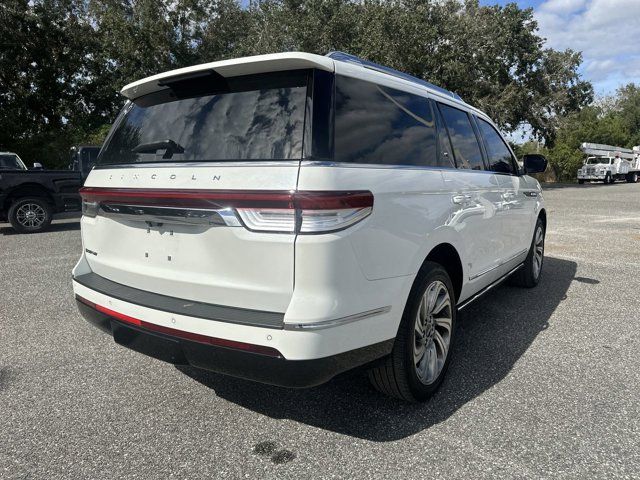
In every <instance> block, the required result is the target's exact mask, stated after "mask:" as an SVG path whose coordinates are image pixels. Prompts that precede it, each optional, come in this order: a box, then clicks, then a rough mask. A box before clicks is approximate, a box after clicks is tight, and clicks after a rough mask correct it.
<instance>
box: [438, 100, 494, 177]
mask: <svg viewBox="0 0 640 480" xmlns="http://www.w3.org/2000/svg"><path fill="white" fill-rule="evenodd" d="M438 105H439V107H440V111H441V112H442V117H443V118H444V122H445V124H446V125H447V130H448V131H449V137H450V138H451V143H452V145H453V153H454V155H455V160H456V165H457V166H458V168H465V169H471V170H484V164H483V163H482V151H481V150H480V144H479V143H478V137H476V133H475V131H474V130H473V127H472V126H471V120H470V119H469V115H468V114H467V113H466V112H463V111H462V110H459V109H457V108H454V107H450V106H448V105H443V104H441V103H440V104H438Z"/></svg>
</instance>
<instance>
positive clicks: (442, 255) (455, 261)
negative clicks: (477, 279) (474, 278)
mask: <svg viewBox="0 0 640 480" xmlns="http://www.w3.org/2000/svg"><path fill="white" fill-rule="evenodd" d="M427 262H434V263H437V264H438V265H441V266H442V268H444V269H445V270H446V271H447V274H449V278H451V283H452V284H453V289H454V293H455V296H456V301H457V300H458V299H460V293H461V292H462V283H463V282H462V280H463V278H464V277H463V269H462V260H461V259H460V254H459V253H458V251H457V250H456V248H455V247H454V246H453V245H451V244H450V243H440V244H438V245H436V246H435V247H433V248H432V249H431V251H430V252H429V254H428V255H427V257H426V258H425V259H424V262H422V266H421V267H420V270H421V271H422V269H423V268H425V266H426V264H427Z"/></svg>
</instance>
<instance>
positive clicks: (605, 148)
mask: <svg viewBox="0 0 640 480" xmlns="http://www.w3.org/2000/svg"><path fill="white" fill-rule="evenodd" d="M580 150H581V151H582V152H583V153H584V154H586V155H587V158H586V159H585V161H584V164H583V166H582V168H580V169H579V170H578V183H580V184H583V183H584V182H585V181H594V180H595V181H602V182H604V183H605V184H609V183H613V182H615V181H616V180H626V181H627V182H629V183H636V182H637V181H638V175H639V174H640V147H634V148H633V150H632V149H630V148H622V147H614V146H612V145H602V144H599V143H583V144H582V145H580Z"/></svg>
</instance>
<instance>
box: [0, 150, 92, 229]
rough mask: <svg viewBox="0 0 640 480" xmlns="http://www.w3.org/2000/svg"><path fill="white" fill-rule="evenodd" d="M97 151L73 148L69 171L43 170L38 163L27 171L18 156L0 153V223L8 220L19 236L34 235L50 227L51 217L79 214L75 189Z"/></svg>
mask: <svg viewBox="0 0 640 480" xmlns="http://www.w3.org/2000/svg"><path fill="white" fill-rule="evenodd" d="M99 150H100V147H95V146H88V145H87V146H81V147H74V148H72V152H71V156H72V162H71V165H70V169H69V170H45V169H44V168H43V167H42V165H41V164H40V163H34V164H33V169H32V170H28V169H27V167H26V166H25V165H24V162H22V160H20V157H18V155H17V154H15V153H11V152H3V153H0V220H9V222H10V223H11V226H12V227H13V228H14V229H15V230H16V231H17V232H19V233H36V232H41V231H43V230H45V229H46V228H47V227H48V226H49V224H50V223H51V220H52V218H53V215H54V214H56V213H60V212H69V211H79V210H80V209H81V203H80V195H79V193H78V190H79V188H80V187H81V186H82V183H83V181H84V179H85V178H86V176H87V175H88V174H89V170H90V167H91V163H90V162H91V161H93V162H95V157H96V155H97V151H99Z"/></svg>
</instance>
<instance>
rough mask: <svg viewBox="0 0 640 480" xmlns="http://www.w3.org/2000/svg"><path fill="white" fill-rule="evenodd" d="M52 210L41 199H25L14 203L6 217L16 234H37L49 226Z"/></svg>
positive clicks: (45, 201)
mask: <svg viewBox="0 0 640 480" xmlns="http://www.w3.org/2000/svg"><path fill="white" fill-rule="evenodd" d="M52 216H53V209H52V208H51V205H50V204H49V202H47V200H46V199H44V198H42V197H26V198H20V199H18V200H16V201H14V202H13V203H12V204H11V207H9V212H8V214H7V217H8V218H9V222H10V223H11V226H12V227H13V228H14V229H15V230H16V231H17V232H18V233H37V232H41V231H43V230H44V229H46V228H47V227H48V226H49V224H51V220H52Z"/></svg>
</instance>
